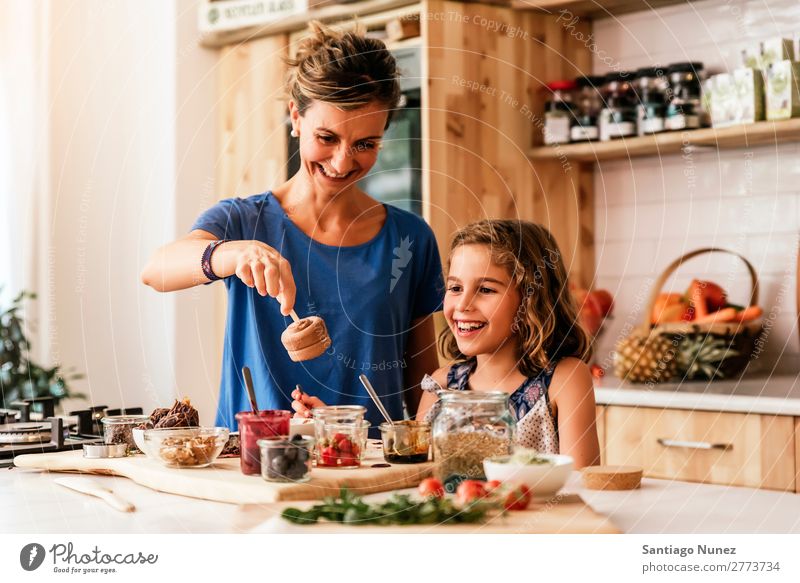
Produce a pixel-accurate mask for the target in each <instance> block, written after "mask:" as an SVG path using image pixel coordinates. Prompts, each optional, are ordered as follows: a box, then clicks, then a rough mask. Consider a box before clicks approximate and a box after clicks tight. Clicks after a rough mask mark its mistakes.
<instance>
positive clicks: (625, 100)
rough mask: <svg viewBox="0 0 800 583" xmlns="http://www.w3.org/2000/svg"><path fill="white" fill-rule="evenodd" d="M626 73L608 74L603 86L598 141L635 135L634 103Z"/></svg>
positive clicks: (630, 76)
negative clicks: (603, 102) (602, 105)
mask: <svg viewBox="0 0 800 583" xmlns="http://www.w3.org/2000/svg"><path fill="white" fill-rule="evenodd" d="M632 78H633V74H632V73H630V72H628V71H623V72H621V73H609V74H608V75H606V77H605V85H603V91H602V94H603V99H604V101H605V105H604V107H603V109H602V110H601V111H600V120H599V122H598V127H599V130H600V140H601V141H604V142H607V141H608V140H613V139H616V138H627V137H630V136H635V135H636V102H635V95H634V93H633V89H632V87H631V80H632Z"/></svg>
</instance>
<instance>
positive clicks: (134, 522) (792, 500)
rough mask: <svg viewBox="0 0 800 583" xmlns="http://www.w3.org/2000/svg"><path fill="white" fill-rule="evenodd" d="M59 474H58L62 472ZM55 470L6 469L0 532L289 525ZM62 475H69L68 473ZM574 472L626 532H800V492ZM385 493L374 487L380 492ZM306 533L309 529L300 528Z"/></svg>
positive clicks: (574, 484)
mask: <svg viewBox="0 0 800 583" xmlns="http://www.w3.org/2000/svg"><path fill="white" fill-rule="evenodd" d="M55 475H57V474H55ZM55 475H54V474H48V473H47V472H41V471H37V470H24V469H20V468H13V469H3V470H0V505H1V506H2V508H3V509H4V511H3V514H2V517H0V533H37V534H41V533H75V534H80V533H130V534H138V533H141V534H146V533H186V534H190V533H235V532H276V531H286V530H293V529H287V527H288V526H290V525H287V524H284V523H283V522H282V521H279V520H274V519H272V520H271V519H270V516H269V509H268V508H263V509H259V510H258V512H253V511H252V509H251V510H250V511H248V512H243V511H242V509H241V508H242V507H239V506H236V505H233V504H225V503H220V502H208V501H203V500H197V499H192V498H186V497H182V496H175V495H172V494H164V493H160V492H156V491H153V490H150V489H148V488H145V487H143V486H139V485H137V484H135V483H134V482H132V481H131V480H128V479H126V478H116V477H109V476H93V477H92V478H93V479H96V480H98V481H100V482H101V483H103V484H105V485H107V486H108V487H111V488H113V489H114V491H115V492H116V493H117V494H118V495H120V496H122V497H123V498H126V499H127V500H129V501H130V502H132V503H133V504H135V505H136V507H137V510H136V512H133V513H130V514H124V513H121V512H118V511H116V510H113V509H112V508H111V507H109V506H108V505H107V504H106V503H105V502H103V501H101V500H99V499H97V498H93V497H90V496H87V495H84V494H79V493H77V492H73V491H71V490H67V489H65V488H63V487H62V486H59V485H58V484H56V483H55V482H54V481H53V479H54V477H55ZM61 475H63V474H61ZM579 478H580V477H579V475H578V474H577V473H575V474H573V476H572V477H571V478H570V481H569V482H568V484H567V487H566V488H565V490H564V491H565V492H574V493H578V494H580V495H581V496H582V497H583V499H584V500H585V501H586V502H587V503H588V504H589V505H590V506H591V507H592V508H593V509H594V510H595V511H597V512H598V513H600V514H603V515H606V516H608V517H609V518H610V519H611V521H612V522H613V523H614V524H615V525H616V526H617V527H618V528H619V529H620V530H622V531H623V532H627V533H800V495H797V494H792V493H783V492H772V491H765V490H756V489H751V488H738V487H731V486H716V485H708V484H694V483H688V482H678V481H670V480H657V479H648V478H645V479H644V480H643V481H642V488H641V489H640V490H633V491H629V492H596V491H590V490H585V489H583V488H582V487H581V485H580V479H579ZM381 496H385V494H375V495H372V496H370V498H379V497H381ZM301 532H302V531H301Z"/></svg>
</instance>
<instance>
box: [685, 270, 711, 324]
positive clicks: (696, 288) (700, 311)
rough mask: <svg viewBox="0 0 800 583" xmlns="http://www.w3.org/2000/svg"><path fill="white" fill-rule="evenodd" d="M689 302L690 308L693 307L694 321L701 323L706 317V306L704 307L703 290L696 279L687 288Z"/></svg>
mask: <svg viewBox="0 0 800 583" xmlns="http://www.w3.org/2000/svg"><path fill="white" fill-rule="evenodd" d="M689 301H691V302H692V306H693V307H694V321H695V322H702V321H703V318H705V317H706V316H708V306H707V305H706V297H705V295H704V294H703V288H702V286H701V285H700V282H699V281H697V280H696V279H693V280H692V283H691V285H690V286H689Z"/></svg>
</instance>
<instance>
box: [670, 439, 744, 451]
mask: <svg viewBox="0 0 800 583" xmlns="http://www.w3.org/2000/svg"><path fill="white" fill-rule="evenodd" d="M658 443H659V445H663V446H664V447H684V448H687V449H721V450H724V451H727V450H729V449H733V444H731V443H709V442H707V441H681V440H679V439H663V438H658Z"/></svg>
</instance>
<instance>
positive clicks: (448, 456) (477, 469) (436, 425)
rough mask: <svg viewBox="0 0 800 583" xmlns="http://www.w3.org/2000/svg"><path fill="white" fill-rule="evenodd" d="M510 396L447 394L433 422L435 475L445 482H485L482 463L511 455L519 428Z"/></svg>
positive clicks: (464, 393) (499, 394) (495, 393)
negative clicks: (472, 480) (475, 480)
mask: <svg viewBox="0 0 800 583" xmlns="http://www.w3.org/2000/svg"><path fill="white" fill-rule="evenodd" d="M508 397H509V395H508V393H503V392H495V391H492V392H476V391H448V392H444V393H442V394H441V407H440V409H439V411H438V412H437V413H436V416H435V417H434V419H433V459H434V461H435V462H436V466H435V469H434V474H435V475H436V477H437V478H439V479H440V480H442V481H443V482H448V481H457V480H464V479H478V480H482V479H485V476H484V473H483V460H484V459H485V458H487V457H492V456H498V455H508V454H510V453H511V446H512V443H513V441H514V434H515V432H516V425H515V423H514V418H513V417H512V416H511V412H510V411H509V408H508Z"/></svg>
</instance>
